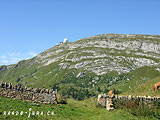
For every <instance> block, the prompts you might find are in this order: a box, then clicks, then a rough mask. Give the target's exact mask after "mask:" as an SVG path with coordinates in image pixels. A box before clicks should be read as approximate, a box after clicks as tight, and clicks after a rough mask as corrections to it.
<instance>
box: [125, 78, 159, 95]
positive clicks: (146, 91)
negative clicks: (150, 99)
mask: <svg viewBox="0 0 160 120" xmlns="http://www.w3.org/2000/svg"><path fill="white" fill-rule="evenodd" d="M157 82H160V77H156V78H154V79H152V80H148V81H147V82H145V83H142V84H139V85H137V86H136V87H134V88H133V89H131V90H128V91H126V92H124V93H123V94H124V95H128V94H130V95H135V96H138V95H142V96H144V95H148V96H159V97H160V89H158V90H157V91H153V90H152V88H153V85H154V84H155V83H157Z"/></svg>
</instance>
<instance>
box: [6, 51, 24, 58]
mask: <svg viewBox="0 0 160 120" xmlns="http://www.w3.org/2000/svg"><path fill="white" fill-rule="evenodd" d="M19 55H21V53H20V52H11V53H8V56H10V57H14V56H19Z"/></svg>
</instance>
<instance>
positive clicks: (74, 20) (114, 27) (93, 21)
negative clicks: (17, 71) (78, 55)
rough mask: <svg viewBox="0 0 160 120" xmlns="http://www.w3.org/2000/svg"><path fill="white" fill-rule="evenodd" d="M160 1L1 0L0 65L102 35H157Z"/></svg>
mask: <svg viewBox="0 0 160 120" xmlns="http://www.w3.org/2000/svg"><path fill="white" fill-rule="evenodd" d="M159 6H160V0H0V65H9V64H15V63H17V62H18V61H20V60H23V59H28V58H32V57H34V56H35V55H37V54H39V53H41V52H43V51H45V50H47V49H48V48H50V47H53V46H55V45H56V44H57V43H59V42H61V41H63V39H64V38H68V39H69V41H70V42H73V41H76V40H79V39H82V38H85V37H90V36H93V35H97V34H104V33H120V34H154V35H160V7H159Z"/></svg>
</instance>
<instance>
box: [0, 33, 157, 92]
mask: <svg viewBox="0 0 160 120" xmlns="http://www.w3.org/2000/svg"><path fill="white" fill-rule="evenodd" d="M138 69H142V70H141V71H143V72H145V71H146V70H152V72H153V73H154V75H150V76H147V75H146V76H147V77H146V78H145V79H146V80H150V79H153V78H155V77H158V76H160V36H159V35H140V34H102V35H95V36H92V37H88V38H84V39H80V40H78V41H76V42H68V43H64V44H59V45H56V46H54V47H52V48H49V49H48V50H46V51H44V52H42V53H40V54H38V55H37V56H36V57H34V58H31V59H29V60H23V61H20V62H19V63H17V64H16V65H11V66H10V67H4V66H1V67H0V80H2V81H6V82H12V83H14V84H24V85H27V86H30V87H46V88H53V89H56V88H57V89H59V90H60V91H61V92H62V93H63V92H65V91H69V90H68V89H73V88H74V89H77V88H78V90H81V89H83V90H84V91H85V90H87V89H89V92H93V91H94V92H95V93H94V94H96V93H97V92H98V91H97V89H99V88H101V89H102V90H100V89H99V91H103V90H105V89H107V88H110V87H111V86H112V85H113V84H117V83H121V82H122V81H125V82H127V83H128V82H130V81H141V82H144V81H143V79H144V78H143V79H142V78H141V77H140V76H139V78H138V77H137V78H136V77H133V76H138V75H137V74H138V73H136V71H137V70H138ZM134 71H135V73H136V74H134ZM152 72H150V73H152ZM132 73H133V74H132ZM141 82H139V83H141ZM124 84H125V83H124ZM134 84H135V83H134ZM67 87H68V88H67ZM98 87H99V88H98ZM66 89H67V90H66ZM95 89H96V90H95ZM83 90H82V91H83ZM120 90H121V89H120ZM122 91H123V90H122ZM85 92H86V91H85ZM69 94H71V93H69Z"/></svg>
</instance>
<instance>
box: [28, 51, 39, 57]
mask: <svg viewBox="0 0 160 120" xmlns="http://www.w3.org/2000/svg"><path fill="white" fill-rule="evenodd" d="M29 55H30V56H31V57H35V56H36V55H37V53H35V52H29Z"/></svg>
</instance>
